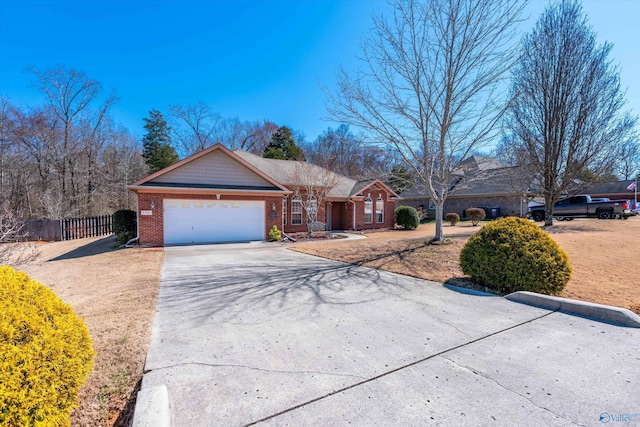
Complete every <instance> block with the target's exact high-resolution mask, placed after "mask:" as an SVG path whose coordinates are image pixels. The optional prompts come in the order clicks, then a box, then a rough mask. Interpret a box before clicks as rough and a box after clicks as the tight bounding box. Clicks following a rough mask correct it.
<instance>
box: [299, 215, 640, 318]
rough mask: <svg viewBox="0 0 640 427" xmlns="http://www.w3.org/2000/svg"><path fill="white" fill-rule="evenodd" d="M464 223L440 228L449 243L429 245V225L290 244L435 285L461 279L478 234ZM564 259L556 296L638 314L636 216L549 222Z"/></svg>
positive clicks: (639, 220)
mask: <svg viewBox="0 0 640 427" xmlns="http://www.w3.org/2000/svg"><path fill="white" fill-rule="evenodd" d="M479 229H480V228H479V227H473V226H472V225H471V224H470V223H468V222H463V223H459V224H458V225H457V226H454V227H451V226H449V225H445V226H444V234H445V237H446V238H450V239H451V244H448V245H440V246H432V245H428V244H427V242H428V240H429V239H431V238H432V237H433V234H434V225H433V224H424V225H421V226H420V227H419V228H418V229H417V230H412V231H403V230H395V231H388V232H378V233H371V234H368V235H367V239H360V240H347V241H344V240H333V241H317V242H309V243H304V244H296V245H293V246H292V247H291V249H293V250H297V251H300V252H305V253H308V254H312V255H317V256H321V257H325V258H330V259H335V260H338V261H343V262H348V263H352V264H359V265H364V266H367V267H372V268H379V269H382V270H387V271H391V272H394V273H400V274H406V275H409V276H415V277H420V278H423V279H427V280H433V281H437V282H445V281H447V280H448V279H451V278H459V277H462V276H464V275H463V273H462V270H461V269H460V263H459V261H458V260H459V257H460V251H461V250H462V247H463V246H464V244H465V242H466V241H467V240H468V239H469V237H470V236H471V235H472V234H473V233H475V232H476V231H477V230H479ZM546 230H547V231H548V232H549V234H550V235H551V236H552V237H553V238H554V239H555V240H556V241H557V242H558V243H559V244H560V246H561V247H562V248H563V249H565V250H566V251H567V253H568V254H569V260H570V262H571V265H572V267H573V274H572V277H571V280H570V281H569V283H568V284H567V286H566V288H565V289H564V291H563V292H562V294H561V295H560V296H563V297H567V298H574V299H579V300H583V301H590V302H595V303H600V304H607V305H614V306H618V307H624V308H629V309H632V310H633V311H635V312H636V313H640V285H639V284H638V279H637V277H638V271H637V266H638V265H639V261H638V251H637V250H636V249H634V247H635V246H634V245H637V244H636V243H635V242H634V236H638V235H640V217H634V218H631V219H628V220H626V221H622V220H608V221H601V220H595V219H586V220H574V221H564V222H555V224H554V226H553V227H548V228H547V229H546Z"/></svg>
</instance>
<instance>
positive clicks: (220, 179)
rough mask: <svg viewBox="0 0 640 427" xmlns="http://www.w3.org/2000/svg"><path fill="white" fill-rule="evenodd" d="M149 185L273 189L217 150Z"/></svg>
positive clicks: (155, 179) (162, 176) (268, 183)
mask: <svg viewBox="0 0 640 427" xmlns="http://www.w3.org/2000/svg"><path fill="white" fill-rule="evenodd" d="M149 183H153V184H164V183H166V184H169V183H170V184H190V185H194V184H195V185H203V186H216V185H219V186H235V187H238V186H240V187H263V188H264V187H268V188H274V185H273V184H271V183H270V182H269V181H267V180H266V179H264V178H262V177H261V176H259V175H258V174H256V173H255V172H253V171H252V170H250V169H248V168H247V167H246V166H244V165H243V164H241V163H240V162H238V161H237V160H235V159H232V158H231V157H229V156H228V155H227V154H226V153H223V152H222V151H219V150H215V151H212V152H211V153H209V154H207V155H205V156H202V157H199V158H197V159H195V160H193V161H192V162H189V163H187V164H185V165H182V166H181V167H179V168H177V169H174V170H172V171H169V172H167V173H165V174H163V175H160V176H158V177H156V178H154V179H153V180H151V181H150V182H149Z"/></svg>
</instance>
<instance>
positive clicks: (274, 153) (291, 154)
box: [263, 126, 305, 160]
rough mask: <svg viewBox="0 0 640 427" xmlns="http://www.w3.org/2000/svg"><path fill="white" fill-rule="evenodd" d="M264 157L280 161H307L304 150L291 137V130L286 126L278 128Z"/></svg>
mask: <svg viewBox="0 0 640 427" xmlns="http://www.w3.org/2000/svg"><path fill="white" fill-rule="evenodd" d="M263 157H265V158H267V159H279V160H305V158H304V153H303V152H302V149H300V147H298V146H297V145H296V143H295V141H294V140H293V137H292V136H291V129H289V128H288V127H286V126H282V127H280V128H278V130H277V131H276V132H275V133H274V134H273V136H272V137H271V142H269V145H267V147H266V148H265V150H264V154H263Z"/></svg>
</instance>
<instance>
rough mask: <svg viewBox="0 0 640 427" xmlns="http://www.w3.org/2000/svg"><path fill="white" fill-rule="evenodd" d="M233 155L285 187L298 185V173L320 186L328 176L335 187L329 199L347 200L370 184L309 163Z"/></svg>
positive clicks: (251, 155) (244, 154)
mask: <svg viewBox="0 0 640 427" xmlns="http://www.w3.org/2000/svg"><path fill="white" fill-rule="evenodd" d="M234 153H235V154H237V155H238V156H239V157H241V158H242V159H243V160H244V161H246V162H247V163H249V164H251V165H252V166H254V167H255V168H257V169H259V170H261V171H262V172H264V173H265V174H267V175H268V176H269V177H271V179H274V180H276V181H278V182H279V183H281V184H283V185H285V186H297V185H300V182H299V175H300V173H308V174H312V175H315V176H317V177H318V178H319V181H318V182H319V185H321V184H322V179H326V177H327V174H330V181H335V185H334V187H333V188H332V189H331V190H330V191H329V193H328V194H327V196H329V197H338V198H342V197H344V198H347V197H349V196H352V195H354V194H357V190H358V189H362V188H364V187H366V185H368V184H369V183H370V182H369V181H360V182H359V181H356V180H355V179H351V178H348V177H346V176H343V175H339V174H336V173H333V172H329V171H327V170H326V169H324V168H321V167H320V166H316V165H313V164H311V163H306V162H301V161H294V160H276V159H265V158H264V157H260V156H257V155H255V154H251V153H248V152H246V151H242V150H235V151H234ZM363 182H366V183H367V184H366V185H364V186H362V187H361V186H360V183H363Z"/></svg>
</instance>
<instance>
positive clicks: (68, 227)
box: [61, 215, 113, 240]
mask: <svg viewBox="0 0 640 427" xmlns="http://www.w3.org/2000/svg"><path fill="white" fill-rule="evenodd" d="M61 228H62V239H63V240H72V239H82V238H84V237H96V236H106V235H107V234H111V233H113V216H112V215H102V216H91V217H86V218H68V219H63V220H62V227H61Z"/></svg>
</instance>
